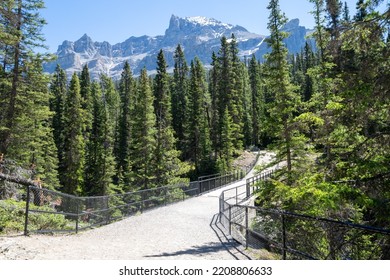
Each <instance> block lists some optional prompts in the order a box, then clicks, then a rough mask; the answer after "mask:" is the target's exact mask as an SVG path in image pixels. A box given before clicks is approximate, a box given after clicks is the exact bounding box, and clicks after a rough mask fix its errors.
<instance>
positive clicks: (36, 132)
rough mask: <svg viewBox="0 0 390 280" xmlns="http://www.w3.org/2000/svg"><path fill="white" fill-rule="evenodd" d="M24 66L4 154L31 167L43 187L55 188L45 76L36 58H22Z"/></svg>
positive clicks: (54, 163)
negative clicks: (13, 119)
mask: <svg viewBox="0 0 390 280" xmlns="http://www.w3.org/2000/svg"><path fill="white" fill-rule="evenodd" d="M24 63H25V66H26V67H28V72H27V74H26V76H24V77H23V82H24V86H23V88H24V90H23V91H22V92H20V93H19V94H18V96H17V99H16V101H17V104H16V107H15V108H16V110H17V118H16V120H15V122H16V124H17V125H16V126H15V128H14V130H13V131H14V134H13V141H14V143H13V145H11V146H9V149H8V155H9V157H10V158H12V159H14V160H16V161H17V162H18V163H19V164H20V165H22V166H25V167H27V166H28V167H29V168H30V169H31V170H32V177H33V178H34V179H37V180H41V181H42V182H43V183H44V184H45V187H47V188H51V189H54V188H58V187H59V181H58V172H57V168H58V159H57V149H56V146H55V143H54V138H53V130H52V128H51V125H52V117H53V114H52V112H51V111H50V108H49V103H50V98H51V95H50V92H49V91H48V87H47V85H48V83H49V77H48V76H46V75H44V74H43V67H42V61H41V59H40V58H39V57H37V58H31V59H29V60H28V61H24Z"/></svg>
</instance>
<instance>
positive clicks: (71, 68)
mask: <svg viewBox="0 0 390 280" xmlns="http://www.w3.org/2000/svg"><path fill="white" fill-rule="evenodd" d="M284 30H285V31H288V32H290V34H291V35H290V37H289V38H287V39H286V40H285V43H286V45H287V48H288V49H289V52H290V53H295V52H298V51H300V50H301V48H302V47H303V46H304V44H305V42H306V38H305V37H306V35H307V34H308V33H309V32H311V30H309V29H306V28H305V27H303V26H299V19H293V20H291V21H289V22H288V23H287V24H286V25H285V27H284ZM232 34H234V35H235V37H236V40H237V43H238V48H239V55H240V57H242V58H244V57H248V56H251V55H252V54H255V55H256V57H257V58H258V59H262V57H263V55H264V54H265V53H267V52H268V46H267V44H266V43H264V39H265V38H266V36H264V35H259V34H255V33H251V32H249V31H248V30H247V29H246V28H244V27H242V26H239V25H232V24H228V23H223V22H221V21H218V20H216V19H213V18H207V17H202V16H196V17H185V18H181V17H178V16H175V15H172V16H171V18H170V21H169V26H168V28H167V29H166V30H165V34H164V35H158V36H148V35H144V36H140V37H134V36H131V37H129V38H128V39H127V40H125V41H124V42H120V43H116V44H114V45H112V44H110V43H109V42H107V41H103V42H94V41H93V40H92V38H90V37H89V36H88V35H87V34H84V35H83V36H82V37H81V38H80V39H78V40H76V41H74V42H72V41H68V40H65V41H63V43H62V44H61V45H59V46H58V49H57V52H56V53H55V54H56V56H57V59H56V60H55V61H52V62H49V63H47V64H45V65H44V70H45V71H46V72H48V73H53V72H54V70H55V67H56V65H57V64H59V65H60V66H61V67H62V68H63V69H64V70H65V71H66V72H67V75H68V76H70V75H72V74H73V72H80V71H81V70H82V67H83V66H84V65H85V64H88V68H89V70H90V74H91V77H92V78H97V77H99V75H100V74H101V73H104V74H106V75H108V76H111V77H113V78H115V79H117V78H119V77H120V73H121V71H122V68H123V64H124V62H125V61H128V62H129V63H130V66H131V69H132V70H133V72H134V74H135V75H138V74H139V72H140V71H141V69H142V68H144V67H146V69H147V70H148V71H149V73H150V74H153V73H154V72H155V68H156V57H157V54H158V52H159V51H160V49H162V50H163V51H164V53H165V56H166V60H167V64H168V65H169V68H170V69H171V70H172V66H173V64H174V60H173V57H174V51H175V49H176V47H177V45H178V44H180V45H181V46H182V48H183V50H184V53H185V56H186V59H187V61H188V62H189V61H190V60H192V59H194V58H195V56H197V57H198V58H199V59H200V60H201V61H202V62H203V64H204V65H206V66H208V65H209V64H210V63H211V55H212V52H213V51H214V52H216V53H217V52H218V50H219V47H220V39H221V38H222V36H225V37H228V38H230V37H231V35H232Z"/></svg>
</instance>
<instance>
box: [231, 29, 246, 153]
mask: <svg viewBox="0 0 390 280" xmlns="http://www.w3.org/2000/svg"><path fill="white" fill-rule="evenodd" d="M229 45H230V56H229V57H230V59H231V67H232V69H231V71H232V72H231V76H230V87H231V89H230V96H228V98H229V102H228V108H229V112H230V114H231V117H232V133H233V146H234V148H235V149H236V150H241V149H242V148H243V140H244V134H243V132H244V100H245V90H244V83H245V81H244V79H245V75H244V72H245V71H246V68H245V67H243V63H242V62H241V61H240V58H239V56H238V52H239V50H238V44H237V40H236V37H235V36H234V34H232V37H231V41H230V44H229Z"/></svg>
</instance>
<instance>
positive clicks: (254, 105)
mask: <svg viewBox="0 0 390 280" xmlns="http://www.w3.org/2000/svg"><path fill="white" fill-rule="evenodd" d="M248 71H249V80H250V87H251V102H250V104H251V108H250V117H251V120H252V124H251V131H252V137H251V140H252V144H253V145H255V146H257V147H260V146H262V144H263V143H262V126H263V122H264V117H265V115H264V110H265V100H264V93H263V82H262V77H261V76H262V73H261V65H260V64H259V63H258V62H257V60H256V57H255V55H253V56H252V58H251V60H250V62H249V69H248Z"/></svg>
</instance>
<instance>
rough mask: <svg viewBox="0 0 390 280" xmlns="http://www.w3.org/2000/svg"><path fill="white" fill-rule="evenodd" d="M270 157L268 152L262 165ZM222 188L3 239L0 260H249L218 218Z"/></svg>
mask: <svg viewBox="0 0 390 280" xmlns="http://www.w3.org/2000/svg"><path fill="white" fill-rule="evenodd" d="M271 158H272V154H270V153H266V154H263V155H262V156H261V157H260V158H259V161H258V164H264V163H268V162H270V161H271ZM252 173H253V171H252V172H250V173H249V174H248V175H247V177H249V176H251V175H252ZM244 183H245V179H244V180H243V181H240V182H237V183H235V184H233V185H229V186H227V187H225V188H224V189H226V188H231V187H234V186H235V185H237V186H238V185H241V184H244ZM222 190H223V189H219V190H216V191H213V192H210V193H206V194H204V195H201V196H199V197H194V198H191V199H188V200H185V201H183V202H178V203H175V204H172V205H168V206H165V207H162V208H158V209H154V210H150V211H148V212H146V213H143V214H142V215H138V216H133V217H129V218H126V219H124V220H122V221H119V222H115V223H112V224H110V225H107V226H103V227H100V228H96V229H93V230H88V231H84V232H81V233H79V234H70V235H55V236H50V235H32V236H30V237H24V236H14V237H0V260H1V259H3V260H4V259H14V260H15V259H19V260H26V259H35V260H79V259H84V260H121V259H128V260H140V259H182V260H189V259H202V260H206V259H207V260H232V259H248V258H250V257H249V256H247V255H246V253H245V251H244V250H243V248H242V247H241V246H240V245H239V244H238V243H236V242H234V241H233V240H231V239H229V237H227V236H225V235H224V232H223V231H222V230H221V225H220V224H218V223H217V222H216V221H217V214H218V197H219V195H220V193H221V192H222Z"/></svg>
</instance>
